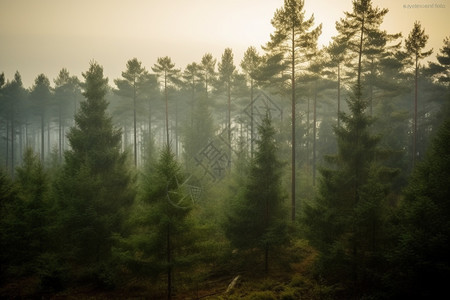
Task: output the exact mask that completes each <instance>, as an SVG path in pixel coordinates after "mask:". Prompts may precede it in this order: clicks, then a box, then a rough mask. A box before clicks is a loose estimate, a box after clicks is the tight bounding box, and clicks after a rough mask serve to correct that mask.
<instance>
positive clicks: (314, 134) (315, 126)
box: [312, 82, 317, 186]
mask: <svg viewBox="0 0 450 300" xmlns="http://www.w3.org/2000/svg"><path fill="white" fill-rule="evenodd" d="M316 132H317V82H316V83H315V84H314V106H313V163H312V168H313V186H316V146H317V145H316V142H317V141H316V135H317V134H316Z"/></svg>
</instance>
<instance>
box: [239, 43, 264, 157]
mask: <svg viewBox="0 0 450 300" xmlns="http://www.w3.org/2000/svg"><path fill="white" fill-rule="evenodd" d="M260 66H261V57H260V56H259V54H258V52H257V51H256V48H255V47H249V48H248V49H247V50H246V51H245V53H244V58H242V61H241V67H242V69H243V70H244V72H245V73H246V75H247V78H248V80H249V81H250V157H253V145H254V143H253V141H254V139H255V138H254V120H253V94H254V88H255V81H256V80H257V79H258V75H260V74H259V69H260Z"/></svg>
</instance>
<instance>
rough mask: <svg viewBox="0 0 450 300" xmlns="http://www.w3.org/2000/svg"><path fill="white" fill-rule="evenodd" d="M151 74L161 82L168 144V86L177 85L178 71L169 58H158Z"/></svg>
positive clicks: (167, 141) (168, 142)
mask: <svg viewBox="0 0 450 300" xmlns="http://www.w3.org/2000/svg"><path fill="white" fill-rule="evenodd" d="M152 70H153V72H155V73H156V75H157V76H158V77H159V78H160V79H161V80H162V82H163V87H164V99H165V103H166V144H167V145H169V144H170V139H169V94H168V92H169V85H170V83H172V84H177V83H179V80H178V78H177V75H178V73H179V72H180V70H178V69H175V64H174V63H172V60H171V59H170V57H168V56H165V57H159V58H158V60H157V63H156V64H155V65H154V66H153V67H152Z"/></svg>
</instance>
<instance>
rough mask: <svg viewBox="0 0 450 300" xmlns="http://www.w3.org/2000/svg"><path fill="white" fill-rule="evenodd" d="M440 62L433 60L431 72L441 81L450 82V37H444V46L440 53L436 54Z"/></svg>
mask: <svg viewBox="0 0 450 300" xmlns="http://www.w3.org/2000/svg"><path fill="white" fill-rule="evenodd" d="M436 58H437V60H438V63H435V62H431V63H430V67H429V68H430V70H429V72H430V73H431V74H432V75H433V76H434V77H435V78H437V79H438V81H439V82H442V83H444V84H447V85H448V84H449V82H450V38H449V37H446V38H445V39H444V46H442V48H441V49H440V53H439V54H437V55H436Z"/></svg>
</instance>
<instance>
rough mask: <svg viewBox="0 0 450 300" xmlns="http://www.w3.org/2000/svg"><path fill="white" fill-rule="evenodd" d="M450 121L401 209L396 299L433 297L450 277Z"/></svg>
mask: <svg viewBox="0 0 450 300" xmlns="http://www.w3.org/2000/svg"><path fill="white" fill-rule="evenodd" d="M449 141H450V120H449V119H448V118H447V119H446V121H445V122H444V123H443V125H442V126H441V128H440V129H439V131H438V133H437V134H436V136H435V138H434V140H433V142H432V145H431V146H430V148H429V151H428V152H427V156H426V158H425V159H424V161H423V162H421V163H420V164H418V165H417V167H416V169H415V170H414V173H413V175H412V177H411V179H410V182H409V184H408V187H407V189H406V192H405V199H404V201H403V203H402V205H401V208H400V214H399V219H398V221H397V222H398V223H399V225H400V227H399V229H398V234H397V236H396V237H397V241H398V243H397V244H396V247H395V248H394V250H393V251H391V252H390V258H391V261H392V263H393V266H394V269H393V270H395V271H393V272H390V273H389V274H388V276H387V280H386V282H387V284H389V286H390V287H391V289H392V290H391V291H392V292H393V293H394V295H396V296H398V297H422V298H435V297H439V295H442V293H443V292H444V291H445V290H446V283H445V278H448V277H449V276H450V264H449V260H448V253H449V252H450V247H449V245H450V243H449V240H450V221H449V220H450V205H449V201H448V199H449V197H450V181H449V180H450V179H449V178H450V173H449V172H450V171H449V170H450V151H449V149H450V142H449Z"/></svg>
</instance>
